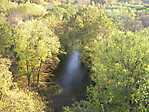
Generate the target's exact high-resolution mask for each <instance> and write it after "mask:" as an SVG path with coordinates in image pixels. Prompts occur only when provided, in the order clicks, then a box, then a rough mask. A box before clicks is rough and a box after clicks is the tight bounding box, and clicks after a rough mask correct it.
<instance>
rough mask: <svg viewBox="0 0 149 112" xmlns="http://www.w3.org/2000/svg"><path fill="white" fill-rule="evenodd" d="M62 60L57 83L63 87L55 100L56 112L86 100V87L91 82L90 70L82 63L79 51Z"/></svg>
mask: <svg viewBox="0 0 149 112" xmlns="http://www.w3.org/2000/svg"><path fill="white" fill-rule="evenodd" d="M62 60H63V61H62V62H61V63H60V65H59V66H58V70H57V72H58V73H57V76H58V81H57V83H58V84H59V85H60V86H61V88H62V92H61V93H60V94H59V95H57V96H54V98H53V103H54V109H55V112H62V107H63V106H69V105H71V104H72V103H74V101H79V100H82V99H85V94H86V86H87V85H88V84H89V82H90V78H89V74H88V69H87V67H85V65H84V64H82V63H81V60H80V52H79V51H78V50H76V51H74V52H72V53H70V54H69V55H68V56H66V58H63V59H62Z"/></svg>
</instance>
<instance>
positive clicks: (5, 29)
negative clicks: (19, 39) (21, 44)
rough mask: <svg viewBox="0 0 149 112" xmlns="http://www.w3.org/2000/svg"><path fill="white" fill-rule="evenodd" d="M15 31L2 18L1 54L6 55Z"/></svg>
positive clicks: (0, 19) (0, 28)
mask: <svg viewBox="0 0 149 112" xmlns="http://www.w3.org/2000/svg"><path fill="white" fill-rule="evenodd" d="M12 37H13V30H12V28H11V27H10V26H9V25H8V23H7V22H6V21H5V19H4V18H1V17H0V53H2V54H4V52H5V50H6V48H9V47H10V46H11V44H12V39H13V38H12Z"/></svg>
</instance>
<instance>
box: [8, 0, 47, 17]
mask: <svg viewBox="0 0 149 112" xmlns="http://www.w3.org/2000/svg"><path fill="white" fill-rule="evenodd" d="M14 12H16V13H20V14H21V15H22V16H23V17H29V16H42V15H44V14H45V13H46V9H45V8H44V7H43V6H42V5H37V4H34V3H29V2H27V3H25V4H20V5H19V6H17V7H15V8H12V9H10V10H9V14H11V13H14Z"/></svg>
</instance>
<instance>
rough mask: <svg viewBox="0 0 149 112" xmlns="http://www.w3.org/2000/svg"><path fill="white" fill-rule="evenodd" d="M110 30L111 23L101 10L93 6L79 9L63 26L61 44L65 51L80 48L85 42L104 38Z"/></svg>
mask: <svg viewBox="0 0 149 112" xmlns="http://www.w3.org/2000/svg"><path fill="white" fill-rule="evenodd" d="M111 28H112V22H111V21H110V20H109V19H108V18H107V16H106V15H105V13H104V11H103V10H102V9H100V8H99V7H94V6H88V7H80V8H79V9H78V11H77V12H76V14H75V15H73V16H71V18H70V19H69V20H68V22H67V23H66V24H64V30H63V33H62V34H61V35H60V37H61V38H60V39H61V43H62V45H63V46H64V48H66V49H67V50H70V49H76V48H80V46H81V45H84V44H86V40H87V41H88V40H89V41H92V40H96V39H100V38H101V37H106V36H107V35H108V34H109V33H108V32H109V30H110V29H111ZM99 34H100V35H99Z"/></svg>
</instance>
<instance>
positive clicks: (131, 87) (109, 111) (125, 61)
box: [70, 29, 149, 112]
mask: <svg viewBox="0 0 149 112" xmlns="http://www.w3.org/2000/svg"><path fill="white" fill-rule="evenodd" d="M148 43H149V38H148V29H146V30H144V31H142V32H138V33H132V32H127V33H123V32H120V31H113V32H112V33H111V37H110V38H108V39H102V40H100V41H98V42H96V41H95V42H94V43H92V45H93V46H94V47H91V48H90V47H86V48H85V49H86V52H87V56H90V58H91V59H90V61H91V62H90V65H89V66H90V68H91V77H92V79H93V80H94V81H95V83H96V85H95V86H94V87H89V89H88V100H87V101H85V102H86V103H87V105H86V103H83V104H82V103H78V104H77V105H78V106H79V105H81V106H79V108H78V107H77V106H73V108H71V109H72V110H73V111H72V112H79V110H80V109H81V112H91V111H90V109H91V110H92V111H93V112H104V111H106V112H130V111H131V112H148V109H149V108H148V106H149V105H148V103H149V102H148V81H149V72H148V65H149V59H148V57H149V53H148V52H149V44H148ZM97 51H98V52H97ZM92 104H93V105H92ZM82 105H83V106H82ZM96 105H97V108H96ZM86 108H89V109H86ZM88 110H89V111H88ZM70 112H71V111H70Z"/></svg>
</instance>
